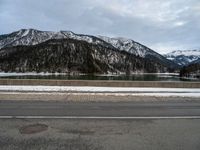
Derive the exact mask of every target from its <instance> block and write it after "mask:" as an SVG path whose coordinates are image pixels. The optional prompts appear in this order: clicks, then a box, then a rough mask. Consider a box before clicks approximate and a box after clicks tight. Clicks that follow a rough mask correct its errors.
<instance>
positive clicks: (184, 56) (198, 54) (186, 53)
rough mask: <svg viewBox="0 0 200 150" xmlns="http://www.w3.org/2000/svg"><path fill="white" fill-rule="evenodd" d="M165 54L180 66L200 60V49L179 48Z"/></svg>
mask: <svg viewBox="0 0 200 150" xmlns="http://www.w3.org/2000/svg"><path fill="white" fill-rule="evenodd" d="M164 56H165V57H166V58H167V59H169V60H172V61H173V62H174V63H176V64H178V65H180V66H187V65H190V64H193V63H198V62H200V50H177V51H172V52H170V53H168V54H166V55H164Z"/></svg>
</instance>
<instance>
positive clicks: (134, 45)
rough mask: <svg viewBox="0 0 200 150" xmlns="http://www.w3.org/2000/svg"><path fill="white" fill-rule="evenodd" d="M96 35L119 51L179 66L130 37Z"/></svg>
mask: <svg viewBox="0 0 200 150" xmlns="http://www.w3.org/2000/svg"><path fill="white" fill-rule="evenodd" d="M98 37H99V38H100V39H102V40H104V41H106V42H107V43H109V44H111V45H112V46H113V47H115V48H117V49H119V50H121V51H126V52H128V53H131V54H133V55H136V56H139V57H142V58H148V59H151V60H154V61H158V62H160V63H163V64H166V65H168V66H171V67H177V68H178V67H179V66H178V65H176V64H175V63H173V62H172V61H169V60H167V59H166V58H165V57H164V56H162V55H160V54H158V53H157V52H155V51H153V50H151V49H150V48H148V47H146V46H144V45H142V44H140V43H138V42H135V41H133V40H131V39H126V38H109V37H105V36H98Z"/></svg>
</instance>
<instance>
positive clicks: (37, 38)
mask: <svg viewBox="0 0 200 150" xmlns="http://www.w3.org/2000/svg"><path fill="white" fill-rule="evenodd" d="M54 39H55V40H58V39H73V40H78V41H85V42H87V43H90V44H95V45H101V46H103V47H106V48H110V49H115V50H120V51H126V52H128V53H130V54H133V55H135V56H139V57H142V58H145V59H148V60H149V61H154V62H156V63H160V64H162V65H164V66H167V67H169V68H178V67H179V66H178V65H176V64H175V63H174V62H172V61H170V60H168V59H166V58H165V57H164V56H162V55H160V54H158V53H156V52H155V51H153V50H151V49H150V48H148V47H146V46H144V45H142V44H140V43H137V42H135V41H133V40H131V39H125V38H109V37H104V36H97V37H96V36H90V35H82V34H75V33H73V32H71V31H59V32H52V31H39V30H35V29H21V30H19V31H16V32H13V33H11V34H5V35H0V49H4V48H8V47H13V46H31V45H37V44H41V43H44V42H46V41H48V40H54ZM2 53H3V51H2Z"/></svg>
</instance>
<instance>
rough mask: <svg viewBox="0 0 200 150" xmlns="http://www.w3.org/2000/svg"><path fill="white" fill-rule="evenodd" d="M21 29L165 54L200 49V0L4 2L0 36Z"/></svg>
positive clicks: (0, 11)
mask: <svg viewBox="0 0 200 150" xmlns="http://www.w3.org/2000/svg"><path fill="white" fill-rule="evenodd" d="M22 28H34V29H38V30H45V31H60V30H67V31H73V32H75V33H81V34H90V35H104V36H109V37H125V38H130V39H133V40H134V41H137V42H139V43H141V44H144V45H146V46H148V47H150V48H151V49H153V50H155V51H157V52H159V53H161V54H165V53H168V52H170V51H173V50H187V49H191V50H193V49H200V0H0V34H6V33H11V32H13V31H16V30H19V29H22Z"/></svg>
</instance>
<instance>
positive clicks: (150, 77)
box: [0, 74, 200, 81]
mask: <svg viewBox="0 0 200 150" xmlns="http://www.w3.org/2000/svg"><path fill="white" fill-rule="evenodd" d="M0 78H4V79H5V78H7V79H52V80H128V81H200V80H199V79H183V78H179V76H178V75H175V74H134V75H129V76H127V75H109V76H108V75H23V74H20V75H18V74H0Z"/></svg>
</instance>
